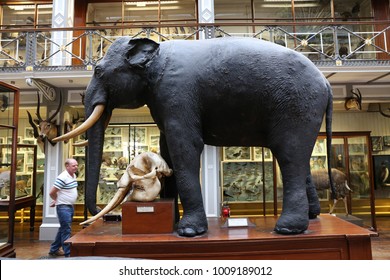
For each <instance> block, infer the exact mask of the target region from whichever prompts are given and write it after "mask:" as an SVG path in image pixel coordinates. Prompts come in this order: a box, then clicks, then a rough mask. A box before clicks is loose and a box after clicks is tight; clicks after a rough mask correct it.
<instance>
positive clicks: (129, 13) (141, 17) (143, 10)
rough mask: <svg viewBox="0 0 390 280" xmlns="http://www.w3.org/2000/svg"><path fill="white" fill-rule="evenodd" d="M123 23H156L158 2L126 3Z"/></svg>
mask: <svg viewBox="0 0 390 280" xmlns="http://www.w3.org/2000/svg"><path fill="white" fill-rule="evenodd" d="M124 21H125V22H158V1H126V2H125V6H124Z"/></svg>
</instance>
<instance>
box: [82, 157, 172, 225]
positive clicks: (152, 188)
mask: <svg viewBox="0 0 390 280" xmlns="http://www.w3.org/2000/svg"><path fill="white" fill-rule="evenodd" d="M172 173H173V171H172V169H170V168H169V166H168V164H167V163H166V162H165V160H164V159H163V158H162V157H161V156H160V155H158V154H156V153H152V152H144V153H142V154H139V155H137V156H136V157H135V158H134V159H133V160H132V161H131V162H130V164H129V165H128V166H127V168H126V171H125V172H124V173H123V176H122V177H121V178H120V180H119V181H118V183H117V187H118V191H117V192H116V194H115V196H114V197H113V198H112V200H111V201H110V202H109V203H108V204H107V205H106V207H104V209H103V210H102V211H100V212H99V213H98V214H96V215H95V216H93V217H92V218H90V219H88V220H86V221H84V222H82V223H80V224H81V225H84V224H89V223H92V222H94V221H96V220H97V219H99V218H101V217H103V216H104V215H105V214H107V213H108V212H110V211H111V210H113V209H115V208H116V207H117V206H118V205H120V204H121V203H122V201H124V200H125V198H126V197H127V200H130V201H144V202H147V201H153V200H155V199H156V198H157V196H158V195H159V194H160V191H161V180H162V178H163V177H164V176H167V177H168V176H171V175H172Z"/></svg>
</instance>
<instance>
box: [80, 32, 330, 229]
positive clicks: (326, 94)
mask: <svg viewBox="0 0 390 280" xmlns="http://www.w3.org/2000/svg"><path fill="white" fill-rule="evenodd" d="M145 104H146V105H147V106H148V107H149V109H150V112H151V115H152V117H153V119H154V121H155V122H156V124H157V125H158V127H159V129H160V132H161V137H160V149H161V155H162V157H163V158H164V159H165V160H166V162H167V163H168V165H169V166H170V167H171V168H172V169H173V176H171V177H169V178H167V180H166V182H165V184H166V185H165V188H164V190H163V192H162V195H163V196H167V197H176V196H177V193H178V195H179V197H180V201H181V204H182V206H183V211H184V214H183V217H182V218H181V219H180V221H179V222H178V225H177V232H178V234H179V235H182V236H195V235H200V234H203V233H205V232H206V231H207V229H208V225H207V219H206V215H205V211H204V206H203V201H202V195H201V188H200V182H199V170H200V155H201V153H202V150H203V147H204V145H205V144H208V145H214V146H262V147H268V148H270V149H271V151H272V153H273V155H274V156H275V157H276V159H277V160H278V163H279V166H280V169H281V173H282V177H283V188H284V195H283V210H282V214H281V216H280V217H279V219H278V221H277V223H276V226H275V231H276V232H278V233H284V234H295V233H301V232H303V231H305V230H306V229H307V227H308V224H309V217H316V215H318V214H319V211H320V209H319V203H318V198H317V194H316V191H315V187H314V185H313V184H312V180H311V175H310V166H309V160H310V155H311V152H312V149H313V146H314V143H315V141H316V138H317V135H318V132H319V130H320V127H321V123H322V121H323V117H324V116H326V129H327V138H328V142H327V143H328V147H330V143H331V138H330V136H331V118H332V91H331V87H330V85H329V83H328V81H327V80H326V79H325V77H324V76H323V75H322V73H321V72H320V71H319V70H318V69H317V68H316V66H315V65H314V64H312V63H311V62H310V60H308V59H307V58H306V57H304V56H303V55H301V54H299V53H297V52H294V51H292V50H289V49H287V48H285V47H282V46H279V45H276V44H273V43H270V42H265V41H262V40H258V39H244V38H218V39H210V40H200V41H167V42H163V43H160V44H158V43H155V42H153V41H151V40H149V39H131V40H130V39H129V38H126V37H121V38H119V39H117V40H116V41H115V42H114V43H113V44H112V45H111V47H110V48H109V50H108V51H107V54H106V55H105V57H104V58H103V59H102V60H101V61H100V63H99V64H98V65H97V66H96V67H95V70H94V74H93V77H92V80H91V82H90V84H89V86H88V89H87V92H86V95H85V106H86V116H87V117H88V116H90V115H91V113H92V111H93V110H94V108H95V107H96V106H97V105H104V112H103V114H102V115H101V116H100V118H99V120H98V121H97V122H96V123H95V124H94V125H93V126H92V127H91V128H89V129H88V131H87V137H88V140H89V153H88V163H89V165H88V174H89V177H88V182H87V186H86V192H87V194H86V195H87V202H86V204H87V207H88V209H89V211H90V212H91V213H92V214H96V213H97V212H98V210H97V208H96V187H97V185H98V178H99V170H100V162H101V155H102V144H103V138H104V128H105V125H106V123H107V121H109V118H110V116H111V114H112V110H113V109H114V108H128V109H134V108H139V107H141V106H144V105H145ZM328 151H330V149H328ZM328 158H329V157H328Z"/></svg>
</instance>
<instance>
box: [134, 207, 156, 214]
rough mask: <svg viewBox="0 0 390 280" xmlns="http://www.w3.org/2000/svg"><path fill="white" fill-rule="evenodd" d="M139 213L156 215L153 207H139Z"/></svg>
mask: <svg viewBox="0 0 390 280" xmlns="http://www.w3.org/2000/svg"><path fill="white" fill-rule="evenodd" d="M137 213H154V207H153V206H138V207H137Z"/></svg>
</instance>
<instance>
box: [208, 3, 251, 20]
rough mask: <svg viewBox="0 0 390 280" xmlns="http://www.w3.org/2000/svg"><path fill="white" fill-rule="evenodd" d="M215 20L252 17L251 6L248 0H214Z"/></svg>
mask: <svg viewBox="0 0 390 280" xmlns="http://www.w3.org/2000/svg"><path fill="white" fill-rule="evenodd" d="M214 11H215V21H216V22H217V21H218V20H220V21H221V20H226V19H230V20H243V19H247V20H248V21H247V22H250V21H251V19H252V6H251V1H250V0H215V1H214Z"/></svg>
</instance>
